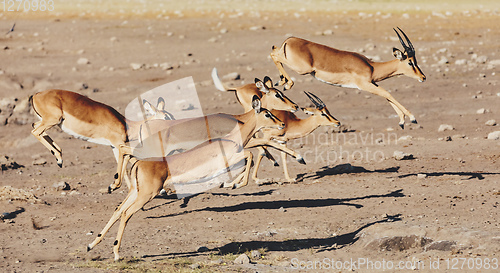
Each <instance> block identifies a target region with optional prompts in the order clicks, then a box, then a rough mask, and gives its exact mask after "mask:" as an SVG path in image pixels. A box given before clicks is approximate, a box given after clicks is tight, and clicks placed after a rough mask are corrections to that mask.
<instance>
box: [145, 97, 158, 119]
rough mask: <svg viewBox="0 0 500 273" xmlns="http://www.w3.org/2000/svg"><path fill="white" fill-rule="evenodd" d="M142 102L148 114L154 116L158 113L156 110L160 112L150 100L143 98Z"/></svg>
mask: <svg viewBox="0 0 500 273" xmlns="http://www.w3.org/2000/svg"><path fill="white" fill-rule="evenodd" d="M142 104H143V105H144V111H146V115H150V116H154V115H156V112H158V110H157V109H156V108H155V107H154V106H153V105H151V103H149V101H147V100H142Z"/></svg>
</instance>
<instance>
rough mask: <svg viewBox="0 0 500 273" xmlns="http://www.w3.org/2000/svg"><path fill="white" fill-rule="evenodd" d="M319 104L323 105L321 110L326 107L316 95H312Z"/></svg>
mask: <svg viewBox="0 0 500 273" xmlns="http://www.w3.org/2000/svg"><path fill="white" fill-rule="evenodd" d="M310 94H311V95H312V96H313V97H314V98H315V99H316V100H317V101H318V102H319V104H320V105H321V108H323V107H325V106H326V104H325V103H324V102H323V101H322V100H321V99H320V98H319V97H318V96H316V95H314V94H313V93H310Z"/></svg>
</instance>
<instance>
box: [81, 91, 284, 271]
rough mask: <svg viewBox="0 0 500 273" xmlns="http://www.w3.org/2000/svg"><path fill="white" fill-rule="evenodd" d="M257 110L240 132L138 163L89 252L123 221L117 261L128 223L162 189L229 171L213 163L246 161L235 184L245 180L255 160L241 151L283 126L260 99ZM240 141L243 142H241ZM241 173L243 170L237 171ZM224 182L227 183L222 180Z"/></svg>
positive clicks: (212, 177)
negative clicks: (263, 132) (124, 193)
mask: <svg viewBox="0 0 500 273" xmlns="http://www.w3.org/2000/svg"><path fill="white" fill-rule="evenodd" d="M253 105H254V107H253V108H254V111H251V112H253V113H249V115H252V118H250V119H249V120H248V122H246V123H244V124H241V125H239V126H237V127H239V128H238V129H239V130H235V131H233V132H232V133H231V134H230V135H228V136H225V137H224V138H219V139H211V140H209V141H206V142H204V143H202V144H200V145H199V146H197V147H195V148H194V149H192V150H189V151H186V152H184V153H179V154H175V155H171V156H167V157H165V158H162V159H161V160H158V159H155V160H139V161H136V162H135V164H134V165H133V166H132V170H131V175H132V182H133V184H132V186H131V187H130V190H129V193H128V195H127V197H125V200H124V201H123V202H122V203H121V204H120V206H118V208H117V209H116V210H115V212H114V213H113V215H112V216H111V219H110V220H109V221H108V223H107V224H106V226H105V227H104V229H103V230H102V231H101V232H100V233H99V234H98V235H97V238H96V239H95V240H94V241H93V242H92V243H91V244H89V245H88V246H87V251H90V250H91V249H92V248H94V247H95V246H96V245H97V244H99V243H100V242H101V241H102V239H103V238H104V236H105V235H106V233H107V232H108V231H109V229H110V228H111V227H112V226H113V224H114V223H115V222H116V221H117V220H118V219H120V226H119V227H118V233H117V236H116V240H115V242H114V244H113V252H114V256H115V261H117V260H119V259H120V256H119V253H118V252H119V249H120V245H121V241H122V237H123V233H124V230H125V226H126V225H127V222H128V220H129V219H130V217H132V215H133V214H134V213H136V212H137V211H138V210H140V209H141V208H142V207H143V206H144V205H145V204H147V203H148V202H149V201H151V200H152V199H153V198H154V197H155V196H156V195H158V193H159V192H160V191H161V190H162V189H163V187H165V186H168V185H169V184H173V183H175V184H182V183H189V182H191V181H197V180H205V179H217V180H218V179H219V177H220V176H217V175H218V174H220V173H221V172H224V171H225V170H226V169H227V168H226V167H224V168H222V169H221V168H220V166H219V167H214V166H216V165H214V164H213V161H212V160H215V159H222V160H224V161H226V162H227V164H226V165H227V166H237V164H238V163H239V162H241V161H242V160H244V159H246V160H247V164H246V169H245V172H243V173H241V174H239V175H238V177H237V178H236V179H235V180H234V182H233V183H236V182H237V181H238V179H245V178H244V176H247V178H248V174H247V173H246V170H249V167H250V166H249V165H250V164H251V161H252V154H251V153H250V152H249V151H248V150H245V151H244V152H243V154H244V155H242V153H241V150H242V149H243V147H244V146H245V145H246V144H248V142H249V140H250V139H251V138H252V136H253V135H254V134H255V132H256V131H257V130H259V129H261V128H280V127H283V126H284V124H283V122H281V121H280V120H279V119H277V118H276V117H275V116H274V115H273V114H272V113H271V112H270V111H268V110H266V109H263V108H261V107H260V102H259V100H258V99H255V100H254V103H253ZM240 138H242V139H241V141H242V142H240V141H239V139H240ZM221 146H223V147H224V150H225V151H228V152H227V153H226V154H225V156H224V155H223V154H221V153H220V147H221ZM238 170H239V171H240V172H242V171H243V169H242V168H238ZM220 182H224V181H220Z"/></svg>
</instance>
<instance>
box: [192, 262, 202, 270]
mask: <svg viewBox="0 0 500 273" xmlns="http://www.w3.org/2000/svg"><path fill="white" fill-rule="evenodd" d="M200 267H201V266H200V264H199V263H195V264H191V265H189V268H191V269H198V268H200Z"/></svg>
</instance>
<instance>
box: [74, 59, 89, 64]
mask: <svg viewBox="0 0 500 273" xmlns="http://www.w3.org/2000/svg"><path fill="white" fill-rule="evenodd" d="M76 63H77V64H79V65H84V64H90V61H89V59H87V58H80V59H78V61H76Z"/></svg>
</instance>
